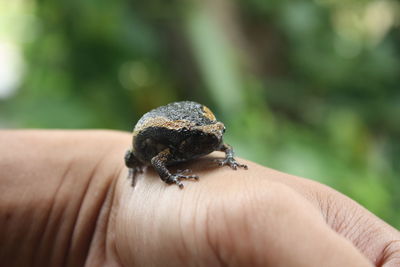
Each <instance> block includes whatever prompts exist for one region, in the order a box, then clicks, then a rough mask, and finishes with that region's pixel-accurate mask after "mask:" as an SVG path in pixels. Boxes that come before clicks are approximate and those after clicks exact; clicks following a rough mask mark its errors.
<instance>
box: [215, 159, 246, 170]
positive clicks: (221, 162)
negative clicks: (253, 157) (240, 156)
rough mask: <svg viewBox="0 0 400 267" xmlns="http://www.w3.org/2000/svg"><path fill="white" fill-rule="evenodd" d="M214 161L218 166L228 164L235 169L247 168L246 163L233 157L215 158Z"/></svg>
mask: <svg viewBox="0 0 400 267" xmlns="http://www.w3.org/2000/svg"><path fill="white" fill-rule="evenodd" d="M214 161H215V162H217V163H218V165H219V166H225V165H228V166H229V167H231V168H232V169H234V170H237V168H238V167H239V168H244V169H245V170H247V169H248V167H247V165H245V164H241V163H239V162H237V161H236V160H235V159H234V158H225V159H216V160H214Z"/></svg>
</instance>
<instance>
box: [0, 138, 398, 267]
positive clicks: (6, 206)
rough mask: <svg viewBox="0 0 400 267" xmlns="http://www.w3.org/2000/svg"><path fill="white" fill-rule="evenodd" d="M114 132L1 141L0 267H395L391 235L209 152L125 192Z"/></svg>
mask: <svg viewBox="0 0 400 267" xmlns="http://www.w3.org/2000/svg"><path fill="white" fill-rule="evenodd" d="M130 142H131V136H130V134H128V133H122V132H113V131H33V130H32V131H8V130H6V131H0V151H1V154H0V263H1V264H0V265H1V266H82V265H86V266H289V267H290V266H400V241H399V240H400V234H399V232H398V231H397V230H396V229H394V228H393V227H391V226H390V225H388V224H386V223H385V222H383V221H382V220H380V219H378V218H377V217H376V216H375V215H373V214H371V213H370V212H368V211H367V210H366V209H364V208H363V207H362V206H360V205H359V204H357V203H356V202H354V201H353V200H351V199H349V198H348V197H346V196H344V195H342V194H340V193H339V192H337V191H335V190H333V189H331V188H329V187H327V186H324V185H322V184H319V183H317V182H314V181H311V180H307V179H303V178H299V177H296V176H292V175H288V174H285V173H281V172H278V171H275V170H272V169H268V168H265V167H263V166H260V165H257V164H255V163H252V162H249V161H245V160H242V159H239V161H240V162H241V163H245V164H247V165H248V166H249V169H248V170H237V171H234V170H231V169H230V168H229V167H218V166H215V163H212V158H215V157H222V156H223V154H222V153H219V152H218V153H213V154H212V155H210V156H208V157H204V158H202V159H199V160H197V161H193V162H190V163H187V164H181V165H179V166H178V167H179V168H190V169H192V170H193V173H195V174H198V175H199V176H200V180H199V181H198V182H196V181H193V182H192V181H184V184H185V188H184V189H182V190H181V189H179V188H178V187H177V186H176V185H167V184H165V183H164V182H162V181H161V180H160V178H159V177H158V176H157V174H156V173H155V172H154V171H153V170H152V169H151V168H146V169H145V170H144V173H143V174H139V175H137V177H136V178H135V186H134V187H132V186H131V180H130V179H128V178H127V177H128V171H127V169H126V168H125V166H124V163H123V157H124V153H125V151H126V150H127V148H129V145H130Z"/></svg>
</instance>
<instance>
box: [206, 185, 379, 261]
mask: <svg viewBox="0 0 400 267" xmlns="http://www.w3.org/2000/svg"><path fill="white" fill-rule="evenodd" d="M260 187H261V188H264V190H263V191H262V192H260V191H258V192H252V197H251V198H240V199H238V197H237V196H235V200H232V201H231V202H229V205H226V204H221V205H222V207H221V206H216V207H215V210H213V211H212V212H211V213H212V214H213V216H211V219H210V222H209V225H210V226H212V227H210V228H209V231H210V233H209V234H208V236H209V238H210V240H212V241H211V244H212V246H214V248H215V251H217V253H218V254H219V258H220V259H221V262H223V263H226V264H227V265H228V266H231V265H232V266H246V265H248V264H249V263H251V265H252V266H372V264H371V262H370V261H369V260H368V259H367V258H366V257H365V256H364V255H362V254H361V253H360V252H359V251H358V250H357V248H356V247H355V246H354V245H353V244H352V243H351V242H350V241H348V240H346V239H345V238H343V237H342V236H340V235H338V234H337V233H335V232H334V231H333V230H332V229H331V228H330V227H329V226H327V225H326V223H325V222H324V220H323V218H322V216H321V214H320V213H319V212H318V211H317V210H316V209H315V208H314V207H313V206H312V205H311V204H310V203H309V202H308V201H307V200H305V199H304V198H303V197H301V196H300V195H299V194H297V193H296V192H294V191H293V190H291V189H289V188H288V187H286V186H283V185H277V184H270V185H268V186H260ZM267 188H268V189H267ZM266 189H267V190H266ZM254 193H255V194H256V195H255V194H254ZM255 200H256V201H255ZM221 210H222V212H221ZM221 222H222V223H221Z"/></svg>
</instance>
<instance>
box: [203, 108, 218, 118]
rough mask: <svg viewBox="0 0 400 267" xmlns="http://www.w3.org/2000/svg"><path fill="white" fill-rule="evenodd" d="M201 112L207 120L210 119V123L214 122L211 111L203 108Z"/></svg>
mask: <svg viewBox="0 0 400 267" xmlns="http://www.w3.org/2000/svg"><path fill="white" fill-rule="evenodd" d="M203 111H204V116H205V117H207V118H208V119H210V120H212V121H215V120H216V118H215V116H214V114H213V113H212V111H211V110H210V109H209V108H208V107H206V106H203Z"/></svg>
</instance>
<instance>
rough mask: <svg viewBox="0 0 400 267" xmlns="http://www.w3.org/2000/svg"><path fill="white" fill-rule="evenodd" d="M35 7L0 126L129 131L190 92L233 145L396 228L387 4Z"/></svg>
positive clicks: (399, 126) (394, 102) (393, 14)
mask: <svg viewBox="0 0 400 267" xmlns="http://www.w3.org/2000/svg"><path fill="white" fill-rule="evenodd" d="M33 14H34V17H35V21H36V23H34V24H32V25H28V27H27V33H26V34H28V33H29V34H32V36H33V37H32V38H31V40H29V41H27V42H24V43H23V47H24V51H25V52H24V53H25V59H26V63H27V71H26V73H25V76H24V80H23V84H22V86H21V88H20V89H19V91H18V92H17V94H16V95H15V96H14V97H12V98H10V99H7V100H3V101H2V102H0V111H1V114H3V116H2V117H1V118H0V122H1V123H2V124H5V125H12V126H16V127H41V128H112V129H121V130H130V129H131V128H132V127H133V125H134V123H135V121H136V120H137V119H138V118H139V117H140V116H141V115H142V114H143V113H144V112H146V111H148V110H149V109H151V108H154V107H157V106H159V105H162V104H166V103H168V102H171V101H177V100H186V99H189V100H195V101H198V102H201V103H204V104H206V105H208V106H209V107H210V108H211V109H212V110H214V111H216V114H217V117H218V118H220V119H221V120H222V121H224V122H225V124H226V125H227V129H228V131H227V134H226V136H227V137H226V138H227V140H228V141H229V142H230V143H232V144H233V145H234V147H235V148H236V150H237V154H238V155H240V156H242V157H246V158H248V159H251V160H253V161H256V162H259V163H261V164H263V165H265V166H268V167H272V168H276V169H279V170H282V171H285V172H289V173H292V174H296V175H301V176H305V177H309V178H312V179H315V180H318V181H321V182H323V183H325V184H328V185H330V186H332V187H334V188H336V189H338V190H340V191H341V192H343V193H345V194H347V195H349V196H350V197H352V198H354V199H355V200H357V201H359V202H360V203H362V204H363V205H365V206H366V207H367V208H368V209H370V210H371V211H372V212H374V213H376V214H377V215H378V216H380V217H382V218H383V219H384V220H386V221H388V222H390V223H391V224H392V225H395V226H396V227H400V213H399V212H397V210H398V208H397V207H398V206H399V205H400V194H398V188H400V187H399V186H400V177H399V174H400V166H399V162H400V142H399V140H400V120H399V115H400V90H399V84H400V75H399V71H400V56H399V53H400V39H399V36H400V35H399V26H398V25H399V18H400V12H399V5H398V4H397V3H396V2H394V1H389V0H382V1H372V0H363V1H357V0H353V1H339V0H315V1H304V0H301V1H289V0H285V1H282V0H280V1H263V0H246V1H244V0H243V1H240V0H237V1H236V2H230V1H227V0H221V1H216V2H215V3H214V2H213V1H193V2H186V1H179V0H175V1H168V3H167V2H163V1H156V0H148V1H145V2H143V3H142V2H139V1H127V0H116V1H105V0H102V1H98V0H96V1H93V0H92V1H77V0H74V1H71V0H68V1H67V0H64V1H46V0H40V1H39V0H36V5H35V7H34V10H33Z"/></svg>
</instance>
